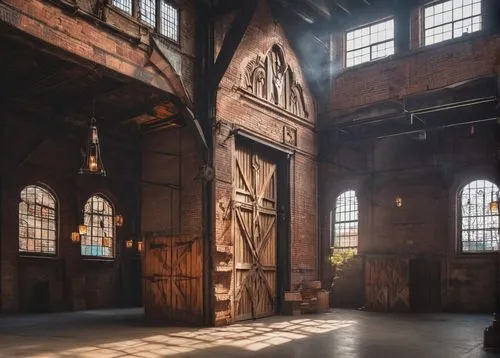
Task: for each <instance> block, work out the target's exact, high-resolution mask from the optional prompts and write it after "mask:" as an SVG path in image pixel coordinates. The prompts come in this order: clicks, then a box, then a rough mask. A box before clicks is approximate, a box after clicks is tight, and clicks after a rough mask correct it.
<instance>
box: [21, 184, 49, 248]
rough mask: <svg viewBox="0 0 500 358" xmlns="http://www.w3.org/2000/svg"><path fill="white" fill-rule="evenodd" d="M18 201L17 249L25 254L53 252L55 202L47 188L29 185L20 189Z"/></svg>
mask: <svg viewBox="0 0 500 358" xmlns="http://www.w3.org/2000/svg"><path fill="white" fill-rule="evenodd" d="M20 199H21V201H20V203H19V251H20V252H21V253H27V254H55V253H56V233H57V211H56V210H57V205H56V204H57V202H56V198H55V197H54V195H52V194H51V193H50V192H49V191H48V190H47V189H44V188H42V187H40V186H37V185H29V186H27V187H25V188H24V189H23V190H22V191H21V198H20Z"/></svg>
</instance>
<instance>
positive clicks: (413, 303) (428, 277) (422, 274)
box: [410, 258, 441, 312]
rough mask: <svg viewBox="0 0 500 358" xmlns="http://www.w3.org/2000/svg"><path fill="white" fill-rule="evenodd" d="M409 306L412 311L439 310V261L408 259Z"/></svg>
mask: <svg viewBox="0 0 500 358" xmlns="http://www.w3.org/2000/svg"><path fill="white" fill-rule="evenodd" d="M410 307H411V310H412V312H439V311H441V263H440V262H439V261H437V260H430V259H423V258H417V259H412V260H410Z"/></svg>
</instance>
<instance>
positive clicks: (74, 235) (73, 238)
mask: <svg viewBox="0 0 500 358" xmlns="http://www.w3.org/2000/svg"><path fill="white" fill-rule="evenodd" d="M71 241H73V242H75V243H76V242H80V233H78V232H76V231H73V232H72V233H71Z"/></svg>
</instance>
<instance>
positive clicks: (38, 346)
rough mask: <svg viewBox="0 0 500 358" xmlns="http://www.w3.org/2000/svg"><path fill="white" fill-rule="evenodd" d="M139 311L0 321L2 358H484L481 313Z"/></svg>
mask: <svg viewBox="0 0 500 358" xmlns="http://www.w3.org/2000/svg"><path fill="white" fill-rule="evenodd" d="M141 313H142V312H141V310H139V309H127V310H104V311H87V312H74V313H63V314H50V315H39V316H17V317H2V318H0V357H9V358H10V357H30V358H41V357H99V358H111V357H143V358H159V357H171V356H174V357H217V358H219V357H282V358H302V357H304V358H305V357H307V358H323V357H325V358H326V357H341V358H350V357H356V358H362V357H370V358H392V357H395V358H417V357H418V358H433V357H436V358H437V357H439V358H447V357H449V358H462V357H467V358H472V357H474V358H478V357H481V358H485V357H492V356H493V355H491V354H486V353H484V352H483V351H482V348H481V346H482V332H483V329H484V328H485V327H486V326H487V325H488V324H489V323H490V317H488V316H480V315H447V314H437V315H393V314H380V313H370V312H359V311H348V310H334V311H332V312H331V313H327V314H322V315H312V316H298V317H282V316H281V317H280V316H277V317H271V318H267V319H263V320H259V321H254V322H245V323H240V324H235V325H232V326H229V327H222V328H185V327H148V326H147V325H145V324H144V323H143V321H142V319H141V318H142V317H141Z"/></svg>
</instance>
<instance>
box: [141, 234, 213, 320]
mask: <svg viewBox="0 0 500 358" xmlns="http://www.w3.org/2000/svg"><path fill="white" fill-rule="evenodd" d="M143 273H144V311H145V314H146V317H148V318H149V319H151V320H154V321H161V322H166V323H167V322H183V323H191V324H200V323H202V318H203V317H202V307H203V295H202V293H203V292H202V248H201V238H200V237H197V236H161V237H153V238H150V239H149V240H147V241H146V243H145V248H144V256H143Z"/></svg>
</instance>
